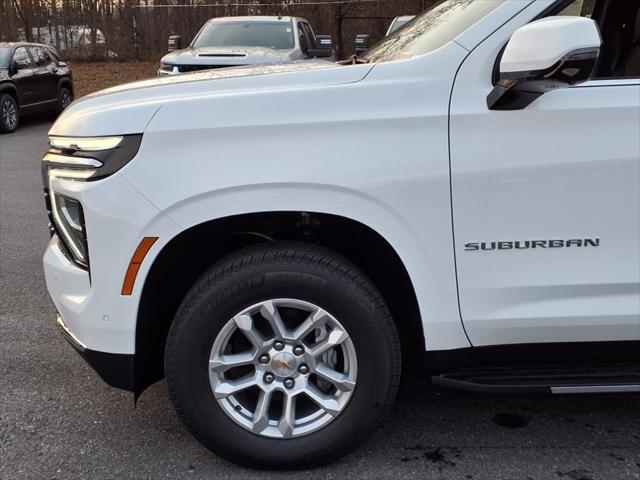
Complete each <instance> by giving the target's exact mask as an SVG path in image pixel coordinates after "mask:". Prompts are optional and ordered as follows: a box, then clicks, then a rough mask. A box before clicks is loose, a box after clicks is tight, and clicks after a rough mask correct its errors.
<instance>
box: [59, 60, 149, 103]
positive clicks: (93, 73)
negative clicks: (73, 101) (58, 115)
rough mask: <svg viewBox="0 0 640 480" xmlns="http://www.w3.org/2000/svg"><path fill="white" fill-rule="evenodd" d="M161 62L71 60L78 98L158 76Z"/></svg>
mask: <svg viewBox="0 0 640 480" xmlns="http://www.w3.org/2000/svg"><path fill="white" fill-rule="evenodd" d="M158 67H159V63H158V62H157V61H145V62H125V63H120V62H96V63H80V62H71V68H72V69H73V80H74V85H75V94H76V98H80V97H82V96H84V95H88V94H89V93H93V92H96V91H98V90H102V89H104V88H108V87H113V86H115V85H120V84H122V83H128V82H133V81H135V80H142V79H145V78H151V77H155V76H156V72H157V71H158Z"/></svg>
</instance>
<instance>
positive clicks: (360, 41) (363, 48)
mask: <svg viewBox="0 0 640 480" xmlns="http://www.w3.org/2000/svg"><path fill="white" fill-rule="evenodd" d="M370 42H371V35H365V34H361V35H356V55H358V56H360V55H362V54H363V53H366V52H367V51H369V44H370Z"/></svg>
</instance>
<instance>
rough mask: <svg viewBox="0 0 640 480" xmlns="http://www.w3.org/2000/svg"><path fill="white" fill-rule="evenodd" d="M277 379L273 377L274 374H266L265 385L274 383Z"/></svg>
mask: <svg viewBox="0 0 640 480" xmlns="http://www.w3.org/2000/svg"><path fill="white" fill-rule="evenodd" d="M275 379H276V377H275V376H274V375H273V373H265V374H264V381H265V383H272V382H273V381H274V380H275Z"/></svg>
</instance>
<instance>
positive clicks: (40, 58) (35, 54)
mask: <svg viewBox="0 0 640 480" xmlns="http://www.w3.org/2000/svg"><path fill="white" fill-rule="evenodd" d="M29 53H31V58H33V64H34V65H35V66H36V67H44V66H46V65H47V64H48V63H49V59H48V57H47V56H46V54H45V53H44V50H42V48H40V47H29Z"/></svg>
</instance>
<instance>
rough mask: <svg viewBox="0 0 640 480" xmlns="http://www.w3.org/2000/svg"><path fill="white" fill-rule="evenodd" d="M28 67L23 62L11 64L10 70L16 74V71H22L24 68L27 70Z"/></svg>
mask: <svg viewBox="0 0 640 480" xmlns="http://www.w3.org/2000/svg"><path fill="white" fill-rule="evenodd" d="M28 67H29V66H28V65H27V64H26V63H23V62H13V63H12V64H11V69H12V70H13V71H14V72H17V71H18V70H24V69H25V68H28Z"/></svg>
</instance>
